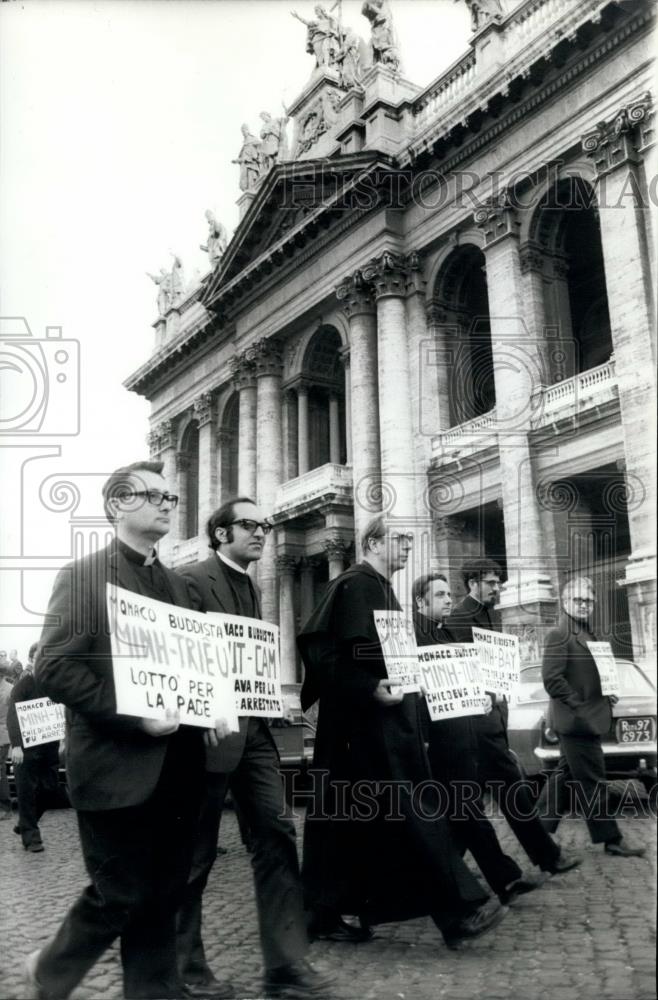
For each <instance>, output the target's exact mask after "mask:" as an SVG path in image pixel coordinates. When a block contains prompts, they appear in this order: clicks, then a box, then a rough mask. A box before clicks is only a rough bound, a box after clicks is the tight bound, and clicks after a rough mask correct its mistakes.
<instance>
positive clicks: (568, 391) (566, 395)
mask: <svg viewBox="0 0 658 1000" xmlns="http://www.w3.org/2000/svg"><path fill="white" fill-rule="evenodd" d="M616 393H617V380H616V377H615V359H614V357H612V358H610V360H609V361H606V362H605V363H604V364H602V365H598V366H597V367H596V368H590V369H588V370H587V371H585V372H581V373H580V374H579V375H573V376H572V377H571V378H566V379H564V381H562V382H557V383H556V384H555V385H549V386H548V387H547V388H545V389H543V390H542V400H541V404H540V405H539V406H538V407H537V410H538V412H537V413H536V414H535V416H534V417H533V418H532V427H533V429H536V428H539V427H545V426H546V425H547V424H550V423H553V422H554V421H555V420H558V419H560V418H561V417H564V416H571V415H573V414H575V413H578V412H580V411H581V410H583V409H588V408H589V407H590V406H596V405H599V404H601V403H603V402H605V401H606V400H608V399H612V398H613V397H614V396H615V395H616Z"/></svg>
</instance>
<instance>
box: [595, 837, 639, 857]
mask: <svg viewBox="0 0 658 1000" xmlns="http://www.w3.org/2000/svg"><path fill="white" fill-rule="evenodd" d="M645 851H646V847H632V846H631V845H630V844H627V843H626V841H625V840H612V841H608V843H607V844H606V845H605V853H606V854H614V855H615V856H616V857H618V858H642V857H644V853H645Z"/></svg>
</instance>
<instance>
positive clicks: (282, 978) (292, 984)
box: [264, 958, 332, 997]
mask: <svg viewBox="0 0 658 1000" xmlns="http://www.w3.org/2000/svg"><path fill="white" fill-rule="evenodd" d="M331 985H332V984H331V980H330V979H328V978H327V977H326V976H323V975H321V974H320V973H319V972H318V971H317V970H316V969H314V968H313V966H312V965H311V963H310V962H307V961H306V959H305V958H302V959H300V960H299V961H298V962H290V963H289V964H288V965H279V966H277V967H276V968H275V969H267V970H266V972H265V981H264V987H265V995H266V996H268V997H327V996H329V995H330V991H331Z"/></svg>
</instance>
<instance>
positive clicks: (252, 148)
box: [231, 124, 260, 191]
mask: <svg viewBox="0 0 658 1000" xmlns="http://www.w3.org/2000/svg"><path fill="white" fill-rule="evenodd" d="M240 130H241V132H242V149H241V150H240V152H239V154H238V158H237V160H231V162H232V163H239V164H240V190H241V191H252V190H253V189H254V188H255V187H256V184H257V182H258V175H259V173H260V142H259V140H258V139H257V138H256V136H255V135H252V134H251V132H250V131H249V126H248V125H246V124H245V125H242V126H241V127H240Z"/></svg>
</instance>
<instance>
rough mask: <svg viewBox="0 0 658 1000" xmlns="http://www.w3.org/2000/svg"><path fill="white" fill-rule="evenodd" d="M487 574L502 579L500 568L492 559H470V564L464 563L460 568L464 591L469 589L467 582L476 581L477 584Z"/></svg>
mask: <svg viewBox="0 0 658 1000" xmlns="http://www.w3.org/2000/svg"><path fill="white" fill-rule="evenodd" d="M487 573H495V574H496V576H498V577H502V575H503V573H502V570H501V568H500V566H499V565H498V563H497V562H494V560H493V559H472V560H470V562H467V563H464V565H463V566H462V579H463V581H464V586H465V587H466V590H467V591H468V590H469V589H470V588H469V586H468V582H469V580H476V581H477V582H478V583H479V582H480V580H481V579H482V577H483V576H486V575H487Z"/></svg>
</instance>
